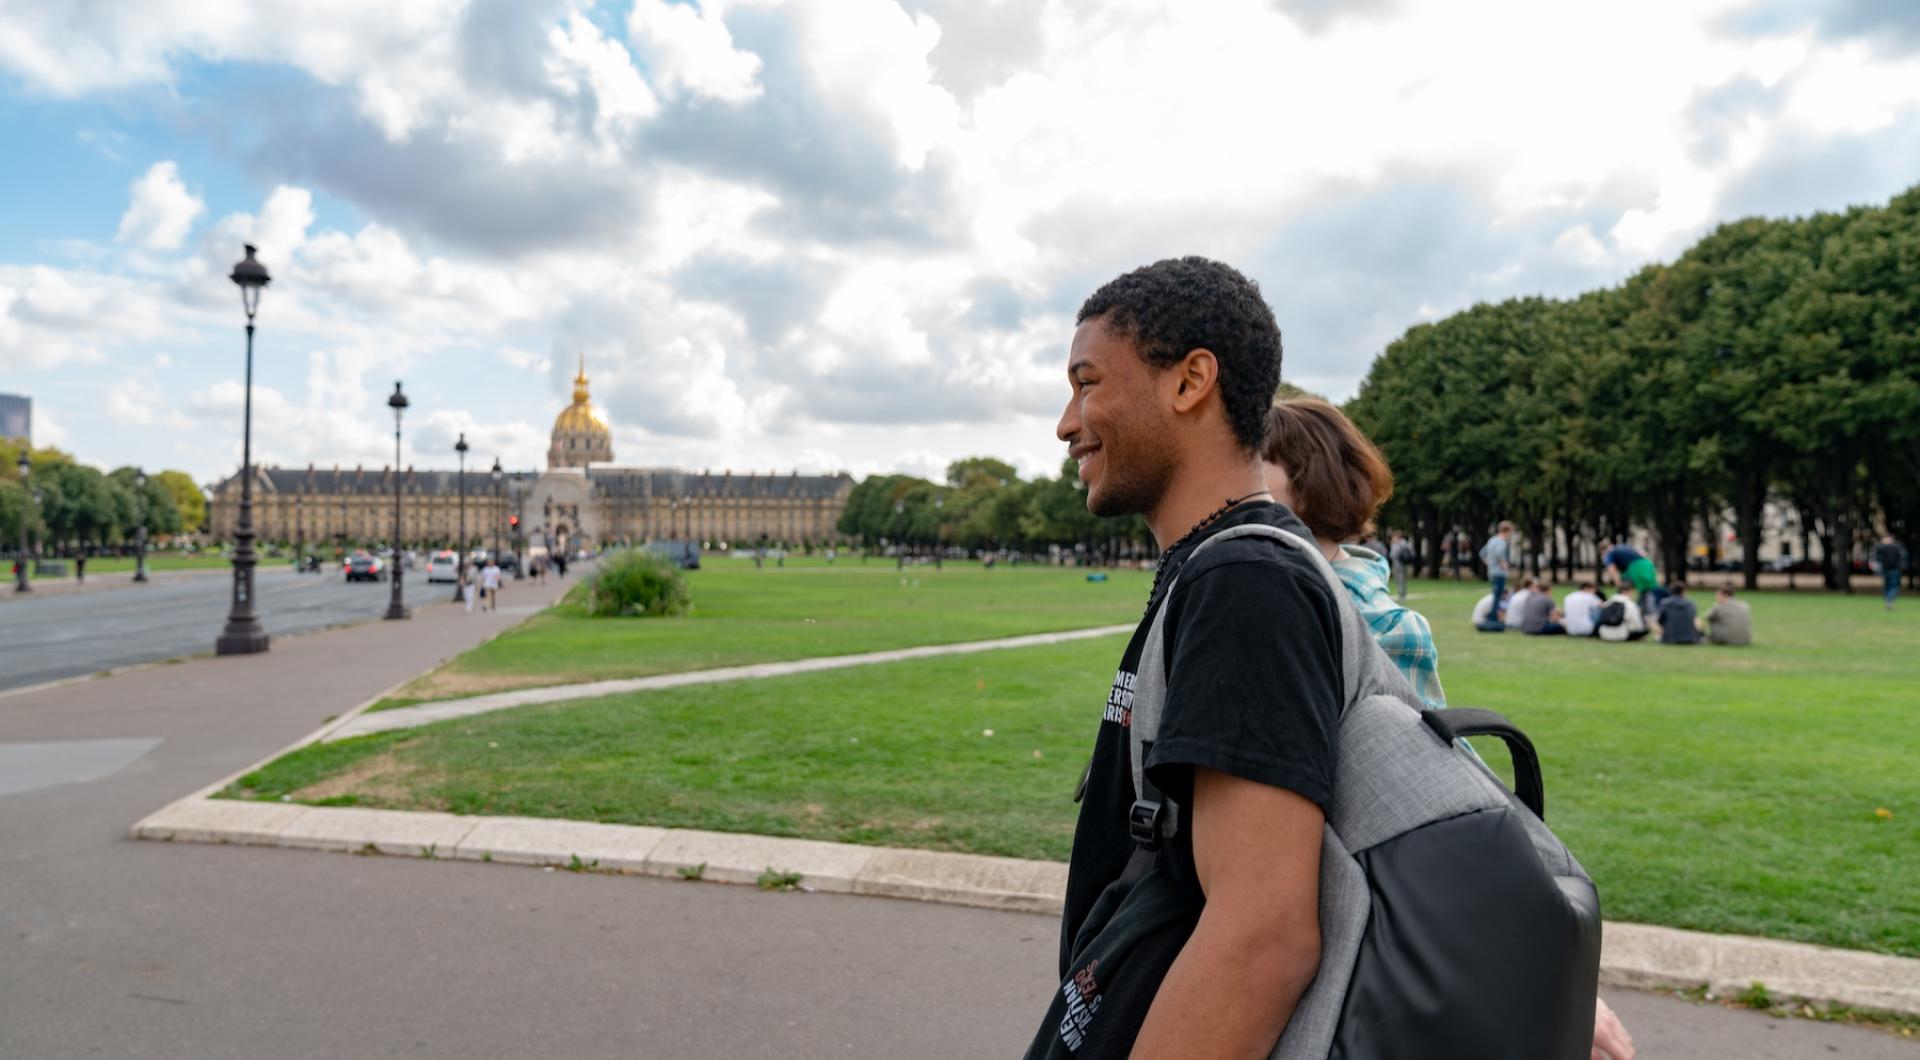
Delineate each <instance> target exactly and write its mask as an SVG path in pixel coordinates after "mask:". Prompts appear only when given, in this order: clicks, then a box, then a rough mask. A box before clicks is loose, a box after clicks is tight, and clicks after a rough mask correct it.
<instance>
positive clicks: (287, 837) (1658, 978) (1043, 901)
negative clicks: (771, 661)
mask: <svg viewBox="0 0 1920 1060" xmlns="http://www.w3.org/2000/svg"><path fill="white" fill-rule="evenodd" d="M132 834H133V837H134V838H135V839H150V840H162V841H181V842H199V843H235V844H244V845H250V846H271V847H284V848H288V849H296V850H328V851H342V852H354V853H381V854H389V855H394V856H399V857H421V858H432V859H453V860H461V861H498V862H505V863H509V864H516V865H538V866H543V867H559V868H569V869H575V870H583V871H595V872H612V873H619V874H624V875H640V876H656V877H663V878H669V879H672V878H681V877H683V876H685V875H687V874H689V873H692V872H693V871H694V870H695V868H696V867H699V875H698V878H699V879H704V880H714V881H719V882H724V883H754V882H756V881H757V880H759V878H760V876H761V874H762V873H763V872H766V871H774V872H781V873H788V872H791V873H798V874H799V877H800V885H801V886H802V887H805V888H809V889H812V890H817V891H829V892H835V893H841V894H858V895H875V896H880V897H887V898H908V899H915V900H918V901H928V902H943V903H947V904H952V905H967V906H976V907H979V908H983V909H998V910H1010V911H1017V912H1023V913H1043V914H1058V913H1059V911H1060V908H1061V903H1062V896H1063V894H1064V893H1065V890H1066V883H1067V867H1066V866H1065V865H1063V864H1061V863H1059V862H1052V861H1027V860H1022V859H1019V858H996V857H981V856H978V855H973V854H949V853H940V852H936V851H927V850H902V849H897V848H892V847H865V846H856V845H852V844H847V843H825V842H818V841H815V840H807V839H786V838H781V837H776V836H756V835H738V834H732V833H721V832H702V831H695V830H692V829H681V828H650V827H644V826H636V825H614V824H595V823H592V822H587V821H565V820H546V819H539V818H527V817H458V816H455V815H453V814H446V813H417V812H411V811H399V810H363V809H346V808H340V807H325V806H303V805H298V804H291V803H271V802H266V803H263V802H241V801H238V800H225V799H218V800H217V799H207V798H202V797H200V796H198V795H195V796H189V797H187V798H184V799H181V800H180V801H178V802H175V803H173V804H171V805H169V806H166V807H164V808H162V809H161V810H159V811H157V812H155V813H153V814H151V815H149V816H148V817H147V818H145V819H144V820H142V821H140V822H139V823H138V824H136V825H134V826H133V830H132ZM1600 976H1601V981H1602V982H1605V983H1608V984H1611V985H1616V986H1632V987H1681V988H1690V987H1697V986H1700V985H1702V984H1704V985H1706V986H1707V987H1708V988H1709V989H1711V990H1713V991H1714V992H1716V993H1720V994H1725V995H1731V994H1735V993H1738V992H1739V991H1742V990H1745V989H1747V988H1748V987H1749V986H1751V985H1752V984H1754V983H1756V982H1758V983H1764V984H1766V987H1767V989H1768V990H1770V991H1772V992H1773V993H1775V994H1778V995H1782V996H1793V997H1801V998H1806V999H1807V1000H1810V1001H1820V1002H1833V1003H1839V1004H1844V1005H1852V1006H1857V1007H1861V1008H1874V1009H1882V1010H1886V1011H1889V1012H1898V1013H1905V1014H1908V1015H1920V960H1915V959H1912V958H1907V957H1889V956H1885V955H1882V954H1875V953H1863V952H1859V951H1855V950H1841V949H1833V948H1829V947H1825V946H1810V945H1806V944H1804V943H1798V942H1780V941H1777V940H1774V939H1762V938H1751V937H1747V936H1742V935H1710V934H1707V933H1704V932H1699V931H1682V930H1679V929H1676V928H1665V927H1654V926H1651V925H1646V924H1624V923H1613V922H1609V923H1608V924H1607V925H1606V930H1605V941H1604V943H1603V947H1602V953H1601V959H1600Z"/></svg>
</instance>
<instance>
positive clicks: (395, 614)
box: [380, 604, 413, 618]
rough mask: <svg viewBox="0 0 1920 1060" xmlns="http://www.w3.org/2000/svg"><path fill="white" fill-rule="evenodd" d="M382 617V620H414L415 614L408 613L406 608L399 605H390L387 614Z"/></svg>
mask: <svg viewBox="0 0 1920 1060" xmlns="http://www.w3.org/2000/svg"><path fill="white" fill-rule="evenodd" d="M380 617H381V618H412V617H413V612H411V611H408V610H407V609H406V608H404V607H401V606H400V605H399V604H388V605H387V613H386V614H384V615H381V616H380Z"/></svg>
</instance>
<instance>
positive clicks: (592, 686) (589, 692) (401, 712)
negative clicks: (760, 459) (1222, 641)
mask: <svg viewBox="0 0 1920 1060" xmlns="http://www.w3.org/2000/svg"><path fill="white" fill-rule="evenodd" d="M1132 631H1133V626H1132V625H1125V626H1098V627H1095V628H1092V629H1071V630H1066V631H1063V632H1060V633H1033V634H1028V635H1026V636H1020V637H1001V638H998V639H996V640H972V641H964V642H962V643H959V644H934V645H929V646H926V647H919V648H896V649H892V650H890V651H870V652H862V653H861V654H858V655H824V656H818V657H815V658H811V659H791V660H788V661H786V662H771V663H754V664H752V665H750V666H726V667H720V668H717V669H712V670H683V671H681V672H679V673H671V674H655V675H653V676H651V677H627V678H621V679H619V680H614V681H589V682H586V683H584V684H574V685H548V686H546V687H544V688H523V689H519V690H518V691H514V692H495V693H492V694H491V695H485V696H471V697H468V698H466V699H443V700H438V701H436V702H433V703H421V704H419V705H417V706H412V707H401V708H399V709H397V710H383V711H380V712H379V713H377V714H361V715H359V716H358V717H355V718H352V719H350V720H349V721H347V722H346V723H345V724H343V725H341V726H339V727H338V728H335V729H332V730H330V731H329V732H328V733H327V734H326V735H325V736H324V737H323V738H322V739H323V740H326V741H332V740H344V739H346V738H347V737H349V736H365V735H366V734H368V733H373V732H390V731H392V730H394V729H411V728H414V727H415V726H419V725H427V724H431V723H432V722H436V721H446V720H447V719H449V718H466V717H471V716H473V715H475V714H488V713H491V712H493V711H496V710H506V709H508V708H510V707H524V706H529V705H531V704H535V703H563V702H566V701H567V700H572V699H596V698H598V697H600V696H612V695H619V694H621V693H625V692H648V691H654V690H657V689H662V688H682V687H685V686H687V685H705V684H715V683H718V682H721V681H749V680H754V679H757V678H762V677H785V676H787V675H789V674H810V673H818V672H820V671H822V670H841V669H845V668H847V667H851V666H873V665H875V664H878V663H890V662H900V661H902V660H906V659H931V658H934V657H935V656H940V655H971V654H973V653H974V652H982V651H999V650H1001V649H1004V648H1032V647H1037V646H1039V645H1042V644H1060V643H1064V642H1066V641H1071V640H1088V639H1090V638H1093V637H1110V636H1114V635H1116V634H1120V633H1131V632H1132Z"/></svg>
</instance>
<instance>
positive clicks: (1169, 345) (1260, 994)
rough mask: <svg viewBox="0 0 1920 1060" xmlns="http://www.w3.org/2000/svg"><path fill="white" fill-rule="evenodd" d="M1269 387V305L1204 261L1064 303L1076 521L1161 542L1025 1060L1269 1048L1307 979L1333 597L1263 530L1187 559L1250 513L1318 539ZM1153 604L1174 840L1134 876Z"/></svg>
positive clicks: (1158, 746) (1149, 270)
mask: <svg viewBox="0 0 1920 1060" xmlns="http://www.w3.org/2000/svg"><path fill="white" fill-rule="evenodd" d="M1279 373H1280V331H1279V327H1278V325H1277V324H1276V323H1275V322H1274V318H1273V313H1272V311H1271V310H1270V309H1269V308H1268V307H1267V304H1266V302H1265V301H1264V300H1262V298H1261V296H1260V292H1259V288H1258V287H1257V286H1255V285H1254V284H1253V282H1252V281H1250V280H1248V279H1247V278H1246V277H1244V276H1242V275H1241V274H1240V273H1238V272H1236V271H1235V270H1233V269H1231V268H1229V267H1227V266H1225V265H1222V264H1220V263H1218V262H1213V261H1208V260H1206V259H1202V258H1192V257H1189V258H1180V259H1176V260H1167V261H1161V262H1157V263H1155V264H1153V265H1149V266H1147V267H1145V268H1141V269H1137V270H1135V271H1133V272H1130V273H1128V274H1126V275H1124V276H1121V277H1119V278H1118V279H1116V280H1114V281H1112V282H1111V283H1108V284H1107V285H1106V286H1104V287H1102V288H1101V289H1100V290H1098V291H1096V292H1095V293H1094V294H1093V296H1092V297H1091V298H1089V299H1087V301H1086V304H1085V305H1083V306H1082V307H1081V309H1080V312H1079V316H1078V327H1077V329H1076V330H1075V332H1074V336H1073V342H1072V346H1071V348H1070V351H1069V354H1068V365H1067V375H1068V380H1069V382H1070V384H1071V387H1072V394H1071V396H1070V398H1069V399H1068V402H1067V407H1066V411H1065V412H1064V413H1063V414H1062V416H1061V417H1060V423H1059V427H1058V434H1059V436H1060V438H1061V439H1062V440H1064V441H1065V442H1066V443H1067V445H1068V447H1069V448H1068V451H1069V453H1070V455H1071V456H1072V457H1073V458H1074V459H1076V460H1077V461H1078V462H1079V470H1080V479H1081V481H1082V483H1083V484H1084V485H1085V487H1086V491H1087V507H1088V509H1089V510H1091V511H1092V512H1093V513H1094V514H1095V515H1101V516H1115V515H1125V514H1129V513H1134V512H1138V513H1141V514H1143V515H1144V516H1145V517H1146V520H1147V524H1148V526H1149V528H1150V529H1151V530H1152V532H1153V534H1154V537H1155V539H1156V540H1157V541H1158V542H1159V543H1160V545H1161V547H1162V548H1163V550H1164V552H1163V554H1162V557H1161V565H1160V570H1159V572H1158V574H1157V575H1156V579H1155V583H1154V589H1153V592H1152V594H1151V597H1150V599H1149V601H1148V605H1147V614H1146V615H1145V616H1144V617H1143V618H1142V619H1141V623H1140V626H1139V628H1138V629H1137V630H1136V631H1135V632H1134V635H1133V639H1132V640H1131V641H1130V642H1129V643H1128V645H1127V648H1126V652H1125V654H1124V656H1123V657H1122V660H1121V663H1120V668H1119V671H1118V673H1117V674H1116V675H1115V677H1114V682H1113V686H1112V689H1111V690H1110V692H1109V694H1108V696H1107V700H1106V704H1105V706H1104V708H1103V712H1102V714H1101V720H1100V723H1099V731H1098V735H1097V739H1096V744H1095V751H1094V756H1093V761H1092V763H1091V765H1090V767H1089V772H1088V775H1087V779H1086V785H1085V794H1084V798H1083V800H1082V804H1081V808H1080V819H1079V824H1078V827H1077V829H1076V832H1075V835H1074V843H1073V859H1072V864H1071V867H1070V869H1069V874H1068V883H1067V896H1066V909H1065V916H1064V920H1063V924H1062V932H1061V978H1062V986H1061V989H1060V990H1059V991H1058V992H1056V993H1055V995H1054V997H1053V1004H1052V1009H1051V1010H1050V1011H1049V1013H1048V1016H1047V1022H1046V1024H1045V1025H1043V1026H1042V1027H1041V1029H1040V1032H1039V1034H1038V1035H1037V1036H1036V1038H1035V1040H1034V1043H1033V1045H1032V1047H1031V1048H1030V1049H1029V1051H1028V1054H1027V1055H1028V1056H1029V1057H1066V1056H1076V1057H1089V1056H1092V1057H1108V1056H1115V1057H1118V1056H1127V1055H1133V1056H1145V1057H1167V1056H1179V1057H1195V1058H1201V1057H1263V1056H1266V1055H1267V1053H1268V1052H1269V1051H1270V1050H1271V1049H1272V1048H1273V1045H1274V1043H1275V1042H1276V1041H1277V1040H1278V1039H1279V1037H1280V1035H1281V1033H1282V1031H1284V1030H1285V1028H1286V1025H1287V1021H1288V1019H1289V1018H1290V1016H1291V1015H1292V1013H1293V1009H1294V1006H1295V1005H1296V1004H1297V1003H1298V1001H1299V999H1300V997H1301V995H1302V993H1303V992H1304V991H1305V990H1306V987H1307V985H1308V984H1309V983H1310V982H1311V981H1312V979H1313V976H1314V973H1315V970H1316V968H1317V967H1318V964H1319V955H1320V935H1319V893H1318V888H1319V866H1320V837H1321V831H1322V825H1323V821H1324V809H1325V807H1326V805H1327V802H1328V800H1329V798H1330V797H1331V793H1332V790H1333V770H1334V736H1335V732H1336V728H1337V724H1338V719H1339V712H1340V705H1341V700H1342V688H1341V676H1340V675H1341V663H1340V642H1339V624H1338V611H1337V606H1338V605H1337V604H1336V602H1335V600H1334V598H1333V596H1332V595H1331V590H1330V588H1329V587H1328V585H1327V583H1326V582H1325V581H1324V580H1322V578H1321V576H1320V574H1319V573H1318V571H1317V570H1316V569H1315V568H1314V567H1313V565H1312V561H1311V559H1309V558H1308V557H1306V556H1304V555H1302V554H1300V553H1297V552H1295V551H1293V550H1292V549H1288V548H1285V547H1284V546H1281V545H1279V544H1277V543H1275V542H1273V541H1271V540H1270V539H1263V538H1236V539H1231V540H1226V541H1222V542H1219V543H1218V544H1217V545H1215V546H1210V547H1208V548H1207V549H1206V550H1205V551H1204V552H1202V553H1200V555H1199V556H1198V558H1194V550H1195V548H1196V547H1198V546H1199V545H1200V544H1201V542H1203V541H1205V540H1207V539H1208V538H1209V537H1211V536H1212V535H1214V534H1217V533H1219V532H1220V531H1222V530H1225V529H1227V528H1228V527H1232V526H1237V525H1241V524H1244V523H1249V522H1256V521H1257V522H1264V523H1269V524H1272V525H1276V526H1281V527H1285V528H1287V529H1289V530H1292V531H1293V532H1295V533H1297V534H1299V535H1301V536H1302V537H1305V538H1308V539H1311V532H1310V531H1309V530H1308V529H1307V528H1306V527H1305V526H1304V525H1303V524H1301V523H1300V521H1299V520H1298V519H1296V518H1295V517H1294V516H1293V514H1292V513H1291V512H1289V511H1288V510H1287V509H1286V508H1284V507H1282V506H1280V505H1278V504H1275V503H1274V502H1273V498H1272V495H1271V494H1269V493H1268V492H1267V491H1266V487H1265V483H1264V481H1263V470H1262V467H1261V461H1260V446H1261V442H1262V440H1263V434H1264V432H1265V427H1266V420H1267V410H1268V407H1269V406H1270V405H1271V403H1272V397H1273V393H1274V389H1275V387H1276V386H1277V384H1278V382H1279ZM1169 586H1172V587H1173V588H1171V590H1170V591H1169ZM1163 597H1164V598H1163ZM1160 608H1165V609H1166V611H1167V621H1166V624H1165V649H1166V650H1165V656H1164V658H1165V666H1166V674H1165V677H1166V698H1165V702H1164V706H1163V709H1162V716H1161V723H1160V729H1159V736H1158V739H1157V740H1156V741H1155V742H1154V743H1153V744H1152V745H1151V747H1150V749H1148V750H1147V752H1146V754H1145V758H1146V761H1145V771H1146V777H1147V779H1148V780H1149V781H1150V782H1151V783H1153V784H1154V785H1155V786H1157V788H1158V789H1159V790H1160V791H1161V792H1162V793H1164V795H1165V796H1166V797H1167V798H1168V799H1169V800H1170V801H1171V802H1172V803H1173V804H1174V806H1175V807H1177V810H1176V818H1177V820H1178V822H1179V827H1178V828H1177V830H1176V831H1175V833H1174V835H1173V836H1172V837H1171V839H1169V840H1168V841H1167V842H1165V843H1163V844H1162V845H1161V847H1160V849H1159V851H1158V852H1157V854H1155V855H1154V862H1153V867H1152V868H1151V869H1150V870H1149V871H1147V872H1145V873H1144V874H1143V875H1138V876H1137V878H1136V877H1135V874H1134V873H1129V872H1128V862H1129V860H1130V859H1131V858H1132V856H1133V853H1134V851H1135V849H1136V846H1135V843H1134V841H1133V839H1132V837H1131V835H1130V833H1129V828H1128V817H1129V810H1130V809H1131V807H1132V805H1133V803H1134V799H1135V792H1134V786H1133V775H1132V766H1131V751H1130V747H1129V740H1128V737H1129V733H1128V726H1129V725H1130V723H1131V711H1132V691H1133V689H1134V687H1135V682H1136V678H1137V672H1138V668H1139V660H1140V656H1141V651H1142V648H1143V644H1144V641H1145V639H1146V636H1147V631H1148V628H1149V626H1150V624H1151V621H1152V618H1153V615H1154V613H1155V611H1156V610H1157V609H1160Z"/></svg>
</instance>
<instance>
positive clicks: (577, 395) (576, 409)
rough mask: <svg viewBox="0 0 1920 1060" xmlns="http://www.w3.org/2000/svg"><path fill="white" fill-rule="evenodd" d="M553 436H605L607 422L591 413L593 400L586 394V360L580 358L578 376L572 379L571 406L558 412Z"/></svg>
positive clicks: (582, 357)
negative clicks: (562, 434) (563, 434)
mask: <svg viewBox="0 0 1920 1060" xmlns="http://www.w3.org/2000/svg"><path fill="white" fill-rule="evenodd" d="M553 433H554V434H561V433H566V434H607V433H609V432H608V430H607V421H605V420H603V419H601V418H600V414H599V413H598V412H595V411H593V399H592V397H591V396H590V395H589V394H588V393H587V359H586V355H585V354H582V355H581V356H580V374H579V375H576V376H574V377H573V404H571V405H568V406H567V407H566V408H564V409H561V410H560V415H559V416H558V417H557V418H555V419H554V421H553Z"/></svg>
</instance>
